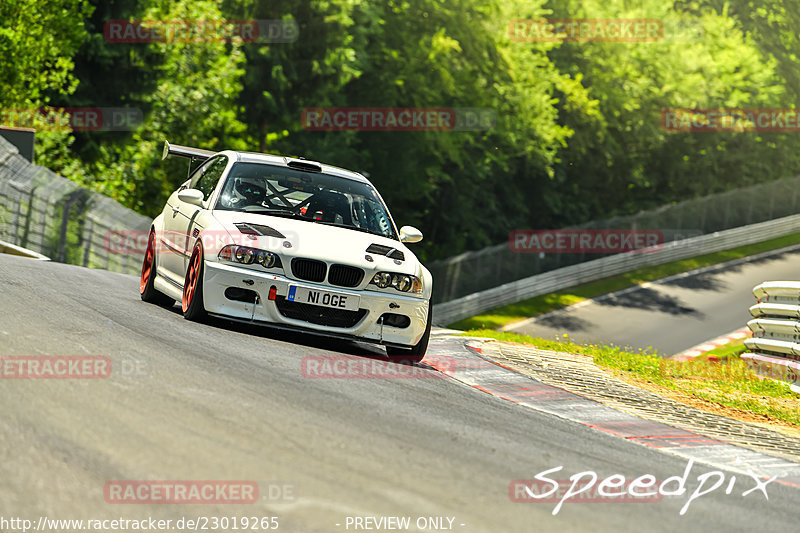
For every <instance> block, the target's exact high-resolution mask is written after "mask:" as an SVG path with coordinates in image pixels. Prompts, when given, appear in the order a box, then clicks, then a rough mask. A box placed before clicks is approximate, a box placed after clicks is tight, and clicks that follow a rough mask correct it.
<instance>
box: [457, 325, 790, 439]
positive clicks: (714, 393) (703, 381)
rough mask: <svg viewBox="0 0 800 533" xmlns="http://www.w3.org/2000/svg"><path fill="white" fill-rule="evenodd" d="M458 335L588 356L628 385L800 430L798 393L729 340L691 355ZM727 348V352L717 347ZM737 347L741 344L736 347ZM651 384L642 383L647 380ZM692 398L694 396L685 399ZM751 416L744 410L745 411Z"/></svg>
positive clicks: (488, 333)
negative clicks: (761, 372)
mask: <svg viewBox="0 0 800 533" xmlns="http://www.w3.org/2000/svg"><path fill="white" fill-rule="evenodd" d="M461 336H469V337H489V338H492V339H497V340H500V341H505V342H515V343H522V344H530V345H533V346H536V347H537V348H541V349H543V350H554V351H559V352H569V353H574V354H584V355H587V356H590V357H591V358H592V360H593V361H594V363H595V364H596V365H598V366H600V367H603V368H605V369H606V370H608V371H610V373H611V374H612V375H614V376H616V377H618V378H620V379H623V380H624V381H628V382H631V383H633V384H634V385H638V386H644V388H649V389H650V390H654V391H655V392H662V391H672V392H673V393H675V394H666V396H668V397H671V398H673V399H676V400H678V401H684V400H686V399H687V398H688V399H689V400H690V401H684V403H689V404H690V405H693V406H695V407H699V408H701V409H702V408H704V407H702V406H701V405H703V404H705V403H707V402H711V403H712V404H714V405H715V406H719V407H721V408H722V409H719V408H714V409H705V410H711V411H712V412H716V413H719V414H725V415H727V416H731V417H733V418H738V419H740V420H745V421H748V422H754V421H755V422H759V421H760V422H765V421H766V422H772V421H780V422H782V423H784V424H788V425H793V426H794V430H795V431H796V430H800V409H798V399H800V395H798V394H796V393H794V392H792V391H791V390H790V389H789V386H788V385H785V384H783V383H779V382H776V381H772V380H768V379H760V378H759V377H758V376H757V375H756V374H755V373H753V372H752V371H750V370H749V369H748V368H747V366H746V365H745V363H744V361H742V360H741V359H740V358H739V357H738V352H737V349H736V348H735V347H734V345H736V344H738V343H730V344H728V345H725V346H722V347H720V348H717V350H720V352H718V353H716V354H714V353H712V352H713V351H711V352H707V353H706V354H704V355H703V356H701V357H698V358H695V359H693V360H692V361H685V362H684V361H675V360H673V359H664V358H662V357H659V356H658V354H657V353H655V352H650V351H642V350H640V351H639V352H637V353H632V352H626V351H623V350H622V349H621V348H619V347H615V346H602V345H582V344H575V343H572V342H569V340H567V339H565V340H563V341H559V340H547V339H540V338H537V337H530V336H528V335H520V334H517V333H508V332H500V331H494V330H490V329H477V330H470V331H466V332H464V333H462V334H461ZM723 348H728V351H727V352H722V350H723ZM739 351H741V347H740V348H739ZM709 354H711V355H717V356H718V357H720V356H724V357H720V359H719V361H717V362H714V361H709V360H708V355H709ZM648 384H649V385H652V386H653V387H648V386H647V385H648ZM691 400H697V401H691ZM748 413H749V414H753V415H757V416H754V417H753V416H744V415H746V414H748Z"/></svg>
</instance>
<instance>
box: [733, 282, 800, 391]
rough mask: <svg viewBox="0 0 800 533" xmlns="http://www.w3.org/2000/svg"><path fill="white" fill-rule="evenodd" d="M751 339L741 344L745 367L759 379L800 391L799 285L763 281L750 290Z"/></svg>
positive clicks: (748, 325)
mask: <svg viewBox="0 0 800 533" xmlns="http://www.w3.org/2000/svg"><path fill="white" fill-rule="evenodd" d="M753 295H754V296H755V297H756V298H757V300H758V301H757V303H756V304H755V305H753V306H752V307H750V314H751V315H753V317H755V318H754V319H753V320H751V321H750V322H748V323H747V327H748V328H750V331H752V332H753V337H752V338H750V339H747V340H745V341H744V345H745V346H746V347H747V349H748V350H749V352H747V353H745V354H743V355H742V359H744V361H745V363H747V366H748V367H750V369H751V370H753V371H754V372H755V373H756V374H758V375H759V376H762V377H766V378H771V379H775V380H779V381H784V382H786V383H789V385H790V386H791V388H792V390H793V391H795V392H800V282H798V281H766V282H764V283H762V284H760V285H757V286H756V287H755V288H754V289H753Z"/></svg>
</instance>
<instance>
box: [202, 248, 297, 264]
mask: <svg viewBox="0 0 800 533" xmlns="http://www.w3.org/2000/svg"><path fill="white" fill-rule="evenodd" d="M217 257H219V258H220V259H223V260H225V261H230V262H232V263H242V264H243V265H251V264H253V263H258V264H259V265H261V266H263V267H264V268H275V267H280V266H282V265H281V259H280V257H278V256H277V255H276V254H273V253H272V252H268V251H266V250H257V249H255V248H250V247H247V246H237V245H235V244H229V245H227V246H225V247H224V248H222V250H220V251H219V254H218V255H217Z"/></svg>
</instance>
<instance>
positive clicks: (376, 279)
mask: <svg viewBox="0 0 800 533" xmlns="http://www.w3.org/2000/svg"><path fill="white" fill-rule="evenodd" d="M370 283H372V284H373V285H377V286H378V287H380V288H381V289H385V288H386V287H389V286H392V287H394V288H395V289H396V290H398V291H400V292H413V293H416V294H419V293H421V292H422V280H420V279H419V278H418V277H416V276H409V275H408V274H394V273H391V272H378V273H377V274H375V275H374V276H373V277H372V281H370Z"/></svg>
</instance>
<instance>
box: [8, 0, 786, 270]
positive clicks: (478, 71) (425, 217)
mask: <svg viewBox="0 0 800 533" xmlns="http://www.w3.org/2000/svg"><path fill="white" fill-rule="evenodd" d="M544 17H551V18H623V17H635V18H649V19H658V20H661V21H663V24H664V28H665V38H664V39H662V40H660V41H657V42H631V43H624V42H519V41H517V40H514V39H512V37H511V36H510V35H509V23H510V22H511V21H512V20H515V19H529V18H544ZM111 19H171V20H205V21H221V20H223V19H228V20H242V19H262V20H283V21H286V22H292V23H294V24H296V25H297V28H298V30H299V34H298V39H297V40H296V41H294V42H290V43H285V42H245V43H242V42H239V41H238V40H237V39H233V40H229V41H227V42H189V43H181V42H168V43H149V44H141V43H140V44H124V43H112V42H107V41H106V40H105V39H104V38H103V25H104V23H105V22H106V21H108V20H111ZM81 21H82V22H83V24H81ZM798 22H800V10H798V8H797V6H796V4H794V3H792V2H790V1H789V0H769V1H768V2H767V3H766V4H764V3H763V2H759V3H756V2H754V1H750V0H736V1H734V2H731V1H728V0H697V1H687V2H682V1H677V0H670V1H667V2H664V1H663V0H642V1H641V2H636V3H630V2H627V1H623V0H603V1H600V0H588V1H584V0H557V1H556V0H551V1H549V2H546V1H545V0H532V1H529V0H526V1H522V0H488V1H485V0H452V1H448V2H441V1H438V0H379V1H375V2H356V1H354V0H288V1H278V0H200V1H196V2H194V1H190V0H176V1H168V0H48V1H45V0H39V1H37V0H5V1H4V2H3V3H2V5H0V54H2V57H14V58H15V60H14V61H4V62H2V63H1V64H0V89H2V90H0V103H1V104H2V105H4V106H9V105H27V104H33V105H40V104H43V103H51V104H54V105H61V106H68V107H80V106H93V107H133V108H138V109H140V110H141V111H142V113H143V116H144V123H143V124H141V125H140V126H139V127H137V128H135V129H133V131H128V132H74V133H73V132H69V131H64V132H54V133H47V134H43V135H40V137H39V140H38V141H37V142H38V146H39V148H40V149H41V151H40V155H39V162H41V163H44V164H46V165H47V166H49V167H51V168H53V169H55V170H57V171H59V172H61V173H62V174H64V175H66V176H67V177H70V178H71V179H74V180H75V181H77V182H80V183H82V184H84V185H86V186H88V187H91V188H93V189H95V190H98V191H101V192H103V193H105V194H108V195H110V196H112V197H114V198H116V199H118V200H119V201H121V202H123V203H124V204H125V205H127V206H130V207H132V208H134V209H136V210H138V211H140V212H143V213H146V214H149V215H154V214H155V213H156V212H157V211H158V210H159V209H160V207H161V206H162V205H163V202H164V200H165V198H166V196H167V195H168V194H169V192H170V191H171V190H172V189H174V187H175V186H176V185H177V184H179V183H181V182H182V181H183V179H184V177H185V166H184V165H183V164H182V163H180V162H174V161H167V162H161V161H160V160H159V154H160V143H161V142H162V141H163V140H164V139H165V138H166V139H169V140H170V141H172V142H175V143H178V144H187V145H195V146H200V147H203V148H209V149H223V148H233V149H249V150H255V151H266V152H273V153H284V154H288V155H302V156H305V157H308V158H311V159H317V160H321V161H325V162H329V163H333V164H336V165H339V166H343V167H346V168H352V169H355V170H359V171H363V172H366V173H368V174H369V175H370V177H371V179H372V181H373V182H374V183H375V184H376V185H377V186H378V187H379V189H380V190H381V192H382V194H383V196H384V198H385V199H386V200H387V202H388V203H389V205H390V206H391V208H392V211H393V213H394V215H395V218H396V219H397V222H398V223H400V224H413V225H416V226H418V227H420V228H421V229H422V230H423V232H424V233H425V236H426V238H425V240H424V241H423V242H422V243H421V244H420V245H418V246H417V248H416V250H417V251H419V252H420V254H421V255H422V256H423V258H425V259H433V258H439V257H447V256H452V255H455V254H457V253H460V252H463V251H465V250H472V249H478V248H481V247H484V246H486V245H490V244H496V243H498V242H502V241H503V240H505V238H506V237H507V235H508V233H509V231H510V230H512V229H515V228H523V227H529V228H536V227H538V228H548V227H563V226H566V225H571V224H576V223H580V222H584V221H587V220H590V219H595V218H605V217H607V216H609V215H615V214H629V213H633V212H636V211H638V210H641V209H645V208H650V207H654V206H658V205H663V204H667V203H670V202H674V201H678V200H682V199H686V198H691V197H695V196H700V195H704V194H708V193H711V192H717V191H722V190H726V189H729V188H733V187H738V186H742V185H747V184H752V183H760V182H763V181H766V180H770V179H775V178H780V177H786V176H788V175H791V174H794V173H795V172H796V169H797V167H798V163H800V161H798V158H799V157H800V155H798V154H800V150H798V148H800V146H798V140H797V135H796V134H793V133H723V132H718V133H689V132H686V133H671V132H667V131H665V130H664V129H662V127H661V126H660V115H661V111H662V110H664V109H669V108H685V107H688V108H720V107H791V106H792V105H794V102H795V101H796V97H797V96H798V91H800V89H798V87H800V84H798V83H797V82H798V81H800V79H799V76H800V75H799V74H798V68H797V67H798V61H800V60H799V59H798V55H797V54H798V53H799V52H800V43H799V42H798V37H797V33H796V31H794V28H796V27H797V25H798V24H797V23H798ZM76 84H77V88H76ZM334 106H336V107H452V108H486V109H489V110H492V111H494V113H495V115H496V119H497V122H496V124H495V125H494V127H492V128H490V129H488V130H478V131H458V132H435V131H420V132H366V131H363V132H355V131H342V132H319V131H308V130H304V129H303V127H302V125H301V123H300V116H301V113H302V111H303V109H306V108H310V107H334Z"/></svg>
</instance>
